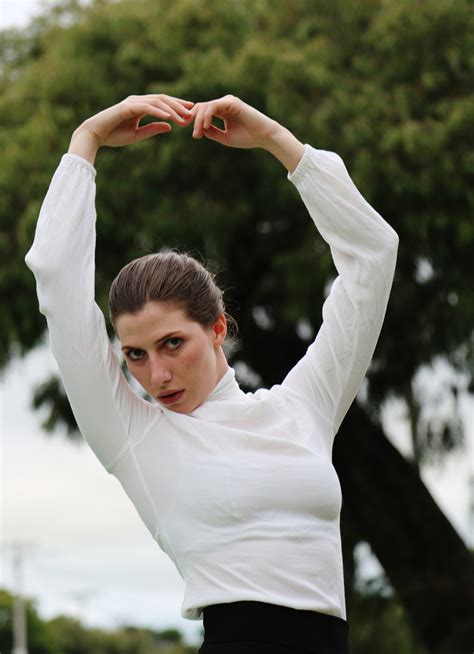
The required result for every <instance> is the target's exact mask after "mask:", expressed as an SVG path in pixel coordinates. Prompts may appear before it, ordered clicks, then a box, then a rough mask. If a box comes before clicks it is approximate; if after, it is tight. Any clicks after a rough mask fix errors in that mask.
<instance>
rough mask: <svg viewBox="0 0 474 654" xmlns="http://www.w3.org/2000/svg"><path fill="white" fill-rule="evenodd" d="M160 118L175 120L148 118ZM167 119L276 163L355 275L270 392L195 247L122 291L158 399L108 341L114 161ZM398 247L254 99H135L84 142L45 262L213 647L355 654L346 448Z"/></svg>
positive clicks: (35, 261) (48, 229)
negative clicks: (105, 305) (98, 284)
mask: <svg viewBox="0 0 474 654" xmlns="http://www.w3.org/2000/svg"><path fill="white" fill-rule="evenodd" d="M145 115H150V116H154V117H156V118H157V119H158V120H157V121H156V122H154V123H152V124H149V125H147V126H143V127H140V125H139V122H140V119H141V118H142V117H143V116H145ZM214 116H217V117H219V118H221V119H222V120H223V122H224V129H219V128H217V127H215V126H214V125H213V124H212V118H213V117H214ZM165 121H170V122H173V123H174V124H175V125H179V126H182V127H186V126H188V125H190V124H191V123H193V137H194V138H196V139H200V138H202V137H203V136H205V137H206V138H209V139H212V140H214V141H217V142H218V143H221V144H222V145H225V146H229V147H240V148H257V147H258V148H263V149H265V150H267V151H268V152H270V153H271V154H273V155H274V156H275V157H276V158H277V159H278V160H279V161H280V162H281V163H282V164H283V165H284V166H285V167H286V169H287V171H288V173H287V176H288V179H289V180H290V181H291V182H292V183H293V184H294V185H295V186H296V188H297V189H298V191H299V193H300V195H301V197H302V199H303V201H304V202H305V204H306V207H307V209H308V211H309V213H310V215H311V217H312V219H313V220H314V222H315V224H316V226H317V228H318V230H319V231H320V233H321V235H322V236H323V238H324V239H325V240H326V241H327V242H328V243H329V245H330V248H331V252H332V255H333V258H334V263H335V265H336V268H337V270H338V273H339V276H338V277H337V279H336V280H335V282H334V283H333V285H332V288H331V292H330V294H329V296H328V298H327V299H326V301H325V303H324V306H323V324H322V326H321V328H320V330H319V333H318V335H317V337H316V340H315V341H314V343H313V344H312V345H311V346H310V347H309V348H308V351H307V353H306V355H305V356H304V357H303V358H302V360H301V361H300V362H299V363H298V364H297V365H296V366H295V367H294V368H293V369H292V370H291V371H290V372H289V374H288V375H287V377H286V378H285V379H284V380H283V382H282V383H281V385H277V386H274V387H272V388H271V389H270V390H267V389H261V390H259V391H257V392H256V393H248V394H245V393H243V392H242V391H241V390H240V388H239V386H238V384H237V382H236V380H235V376H234V371H233V370H232V368H230V367H229V365H228V363H227V360H226V358H225V355H224V352H223V349H222V345H223V344H224V341H225V337H226V325H227V321H226V314H225V309H224V304H223V301H222V293H221V292H220V290H219V289H218V288H217V287H216V286H215V284H214V282H213V279H212V277H211V275H210V274H209V273H208V272H207V271H206V270H205V269H204V268H203V267H202V266H201V265H200V264H198V263H197V262H196V261H194V259H191V258H190V257H186V256H185V255H179V254H177V253H167V254H157V255H148V256H146V257H142V258H141V259H138V260H136V261H134V262H131V263H130V264H128V265H127V266H125V268H124V269H123V270H122V271H121V272H120V273H119V275H118V277H117V278H116V279H115V281H114V283H113V285H112V288H111V292H110V302H109V305H110V316H111V320H112V322H113V324H114V326H115V329H116V333H117V335H118V338H119V340H120V343H121V346H122V350H123V351H124V354H125V357H126V362H127V366H128V368H129V370H130V372H131V374H132V375H133V377H135V378H136V379H137V380H138V381H139V382H140V384H141V385H142V386H143V388H144V389H145V390H146V391H147V392H148V393H149V395H150V396H152V397H153V398H155V399H156V403H154V404H152V403H149V402H146V401H145V400H143V399H141V398H140V397H139V396H138V395H137V394H135V393H134V392H133V391H132V389H131V388H130V386H129V385H128V383H127V381H126V379H125V377H124V376H123V374H122V373H121V370H120V363H119V361H118V359H117V357H116V355H115V353H114V351H113V349H112V347H111V345H110V343H109V340H108V338H107V333H106V328H105V322H104V317H103V315H102V313H101V311H100V309H99V308H98V306H97V305H96V304H95V303H94V250H95V231H94V230H95V210H94V193H95V186H94V178H95V173H96V171H95V168H94V167H93V164H94V161H95V156H96V154H97V151H98V149H99V148H100V147H102V146H106V145H108V146H121V145H128V144H130V143H133V142H135V141H139V140H141V139H144V138H149V137H152V136H155V135H161V134H164V133H166V132H169V131H171V130H172V127H171V125H170V124H169V122H165ZM397 245H398V237H397V235H396V233H395V232H394V231H393V229H392V228H391V227H390V226H389V225H388V224H387V223H386V222H384V220H383V219H382V218H381V217H380V216H379V215H378V214H377V212H376V211H375V210H374V209H372V208H371V207H370V206H369V205H368V204H367V202H366V201H365V200H364V199H363V198H362V196H361V195H360V193H359V192H358V191H357V189H356V188H355V186H354V184H353V183H352V181H351V179H350V177H349V175H348V173H347V171H346V169H345V167H344V164H343V163H342V161H341V159H340V158H339V157H338V155H336V154H334V153H331V152H325V151H320V150H315V149H314V148H312V147H311V146H309V145H303V144H302V143H301V142H300V141H298V139H297V138H295V136H293V134H291V132H289V131H288V130H287V129H286V128H284V127H283V126H282V125H280V124H279V123H277V122H276V121H274V120H272V119H270V118H268V117H267V116H265V115H264V114H262V113H260V112H259V111H257V110H256V109H254V108H252V107H250V106H249V105H248V104H246V103H245V102H243V101H242V100H240V99H239V98H236V97H234V96H231V95H227V96H225V97H223V98H219V99H217V100H213V101H210V102H201V103H197V104H194V103H192V102H189V101H186V100H181V99H179V98H173V97H171V96H167V95H145V96H130V97H129V98H127V99H126V100H124V101H123V102H120V103H119V104H117V105H114V106H112V107H109V108H108V109H106V110H104V111H102V112H100V113H98V114H97V115H95V116H93V117H92V118H89V119H88V120H86V121H85V122H84V123H83V124H82V125H81V126H80V127H78V129H76V131H75V132H74V134H73V136H72V139H71V143H70V148H69V152H68V154H66V155H64V157H63V159H62V161H61V163H60V166H59V168H58V170H57V171H56V173H55V175H54V177H53V180H52V182H51V186H50V188H49V191H48V194H47V196H46V198H45V201H44V203H43V207H42V210H41V214H40V218H39V221H38V226H37V231H36V236H35V241H34V244H33V246H32V248H31V250H30V252H29V253H28V255H27V257H26V261H27V264H28V266H29V267H30V268H31V269H32V270H33V272H34V274H35V276H36V279H37V287H38V296H39V302H40V309H41V311H42V312H43V313H44V314H45V316H46V317H47V321H48V328H49V332H50V339H51V345H52V349H53V353H54V355H55V357H56V359H57V361H58V365H59V369H60V372H61V376H62V379H63V381H64V384H65V387H66V391H67V393H68V397H69V400H70V403H71V406H72V408H73V411H74V413H75V416H76V419H77V422H78V424H79V427H80V429H81V432H82V433H83V435H84V437H85V438H86V440H87V441H88V442H89V444H90V446H91V447H92V449H93V450H94V452H95V454H96V455H97V457H98V458H99V460H100V461H101V463H102V464H103V465H104V467H105V468H106V469H107V470H108V472H110V473H111V474H113V475H114V476H116V477H117V478H118V479H119V481H120V483H121V484H122V486H123V488H124V489H125V491H126V493H127V494H128V496H129V497H130V499H131V500H132V502H133V503H134V505H135V507H136V508H137V510H138V512H139V514H140V516H141V517H142V519H143V521H144V522H145V524H146V526H147V527H148V529H149V530H150V532H151V534H152V535H153V537H154V538H155V539H156V540H157V542H158V544H159V545H160V547H161V548H162V549H163V551H164V552H166V553H167V554H168V555H169V556H170V558H171V559H172V560H173V562H174V563H175V565H176V567H177V569H178V572H179V573H180V575H181V576H182V577H183V579H184V582H185V597H184V601H183V605H182V615H183V616H184V617H186V618H189V619H196V620H197V619H200V618H201V617H203V619H204V628H205V637H204V643H203V645H202V647H201V649H200V650H199V651H200V653H201V654H237V653H238V654H253V653H256V652H258V653H259V654H270V653H271V654H290V653H291V654H297V653H298V652H301V653H303V652H306V653H307V654H342V653H347V651H348V624H347V621H346V613H345V599H344V583H343V565H342V554H341V542H340V530H339V515H340V508H341V501H342V500H341V491H340V485H339V481H338V478H337V475H336V472H335V470H334V467H333V466H332V463H331V454H332V444H333V440H334V436H335V434H336V433H337V431H338V429H339V425H340V424H341V421H342V419H343V417H344V415H345V414H346V412H347V409H348V408H349V406H350V404H351V402H352V401H353V399H354V397H355V395H356V392H357V390H358V388H359V386H360V383H361V381H362V379H363V377H364V375H365V372H366V370H367V367H368V365H369V362H370V359H371V357H372V354H373V351H374V348H375V344H376V342H377V338H378V335H379V332H380V329H381V325H382V321H383V317H384V314H385V309H386V305H387V300H388V296H389V292H390V288H391V284H392V279H393V274H394V268H395V260H396V251H397Z"/></svg>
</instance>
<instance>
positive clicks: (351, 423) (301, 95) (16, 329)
mask: <svg viewBox="0 0 474 654" xmlns="http://www.w3.org/2000/svg"><path fill="white" fill-rule="evenodd" d="M473 23H474V16H473V11H472V3H470V2H469V0H457V2H452V1H451V0H420V1H419V2H416V3H415V2H413V1H409V0H361V1H357V2H356V1H355V0H333V1H332V2H329V1H327V0H287V2H285V3H275V2H273V1H272V0H261V2H259V3H254V2H251V1H250V0H241V1H240V2H231V1H230V0H205V1H201V2H195V1H194V0H176V1H175V2H174V3H167V2H165V1H164V0H154V1H152V0H143V1H142V2H139V3H129V2H106V1H101V2H99V1H96V2H93V3H92V4H91V5H90V6H85V7H82V6H81V5H80V4H79V3H78V2H75V1H73V0H70V1H69V2H63V3H61V4H59V5H58V6H57V8H55V9H53V10H51V11H50V12H49V13H48V14H47V15H45V16H44V18H42V19H39V20H37V21H36V22H35V23H34V24H33V25H32V26H31V27H30V29H29V31H28V32H27V33H26V35H21V34H19V33H17V32H6V33H3V34H1V36H0V52H1V53H2V75H1V80H0V93H1V97H0V125H1V127H0V147H1V150H2V157H3V165H2V168H1V170H0V191H1V192H0V229H1V231H0V244H1V257H2V264H3V265H2V267H1V270H0V301H1V302H2V306H4V307H5V308H4V311H3V316H4V319H3V321H2V323H1V324H0V333H1V335H2V337H3V342H4V343H5V344H6V345H5V348H4V350H3V353H2V355H1V363H2V364H3V365H5V364H6V363H7V362H8V360H9V359H10V357H11V356H12V355H14V354H16V353H17V352H19V353H23V352H27V351H28V350H29V349H31V348H32V347H34V346H35V345H36V344H37V343H38V342H40V339H41V338H42V334H43V332H44V320H43V318H42V317H41V316H40V315H39V314H38V313H37V312H36V311H32V307H33V306H35V303H36V300H35V294H34V280H33V278H32V276H31V274H30V273H29V271H28V270H27V269H26V268H25V266H24V263H23V257H24V255H25V253H26V251H27V249H28V248H29V246H30V244H31V240H32V234H33V230H34V225H35V222H36V218H37V214H38V210H39V207H40V204H41V201H42V198H43V197H44V194H45V191H46V189H47V186H48V183H49V180H50V178H51V175H52V172H53V171H54V169H55V167H56V165H57V162H58V158H59V155H60V154H61V153H62V152H64V151H65V150H66V149H67V145H68V141H69V138H70V134H71V132H72V130H73V129H74V128H75V127H76V126H77V125H78V124H79V123H80V122H81V121H82V120H83V119H84V118H86V117H87V116H89V115H91V114H92V113H94V112H96V111H97V109H98V108H101V107H105V106H107V105H109V104H111V103H113V102H117V101H119V100H120V99H122V98H123V97H125V96H127V95H129V94H130V93H146V92H167V93H170V94H173V95H178V96H181V97H186V98H189V99H192V100H195V101H199V100H205V99H209V98H212V97H217V96H219V95H223V94H225V93H228V92H232V93H234V94H235V95H239V96H241V97H242V98H243V99H245V100H246V101H247V102H249V103H250V104H252V105H254V106H256V107H258V108H259V109H261V110H262V111H264V112H266V113H268V114H269V115H271V116H272V117H274V118H275V119H276V120H278V121H280V122H282V123H283V124H285V125H286V126H287V127H289V128H290V129H291V130H293V131H294V132H295V133H296V134H297V135H298V137H299V138H300V139H301V140H303V141H306V142H309V143H312V144H313V145H315V146H317V147H320V148H324V149H330V150H335V151H337V152H338V153H339V154H341V156H342V157H343V159H344V160H345V162H346V164H347V166H348V169H349V171H350V173H351V175H352V177H353V178H354V180H355V181H356V183H357V185H358V186H359V188H360V189H361V191H362V193H363V194H364V196H365V197H366V198H367V199H368V200H369V202H371V204H373V206H375V207H376V208H377V209H378V210H379V211H380V213H381V214H382V215H383V216H384V217H386V219H387V220H388V221H389V222H390V223H391V224H392V225H393V226H394V228H395V229H396V230H397V232H398V233H399V236H400V248H399V259H398V266H397V273H396V278H395V283H394V288H393V292H392V297H391V301H390V304H389V308H388V312H387V316H386V321H385V325H384V328H383V332H382V336H381V338H380V341H379V344H378V346H377V350H376V353H375V357H374V361H373V364H372V366H371V369H370V371H369V374H368V376H367V384H366V387H365V397H366V399H365V400H364V401H363V402H360V403H355V404H354V405H353V407H352V409H351V410H350V412H349V413H348V416H347V418H346V420H345V421H344V424H343V426H342V428H341V433H340V434H339V436H338V437H337V439H336V444H335V452H334V457H335V465H336V468H337V470H338V472H339V475H340V478H341V483H342V486H343V494H344V498H345V501H344V508H343V515H342V529H343V541H344V546H345V565H346V580H347V596H348V605H349V620H350V610H351V595H352V592H351V579H352V576H353V575H352V573H353V569H354V563H353V559H352V552H353V548H354V545H355V544H356V543H357V542H358V541H360V540H366V541H368V542H369V543H370V544H371V547H372V549H373V551H374V552H375V554H376V555H377V557H378V559H379V560H380V562H381V563H382V565H383V567H384V569H385V571H386V573H387V575H388V578H389V579H390V582H391V584H392V585H393V587H394V588H395V590H396V592H397V595H398V597H399V600H400V602H401V603H402V604H403V606H404V608H405V610H406V612H407V615H408V617H409V619H410V621H411V623H412V627H413V630H414V633H415V634H416V635H417V637H418V638H419V640H420V642H422V643H423V644H424V645H425V647H426V648H427V650H428V651H429V652H441V651H446V652H450V653H451V654H453V652H455V651H457V650H456V649H455V648H458V649H459V651H462V647H464V648H466V647H470V646H471V644H472V637H473V636H472V632H473V631H474V624H473V622H472V615H473V613H474V611H473V607H474V599H473V593H474V590H473V589H474V583H473V582H474V578H473V575H474V573H473V561H472V554H471V553H470V552H469V551H468V550H467V549H466V547H465V545H464V544H463V542H462V541H461V539H460V538H459V536H458V535H457V533H456V532H455V531H454V529H453V528H452V527H451V525H450V524H449V522H448V521H447V520H446V518H445V516H444V515H443V514H442V513H441V511H440V510H439V509H438V507H437V506H436V504H435V502H434V501H433V499H432V498H431V497H430V495H429V493H428V492H427V490H426V488H425V486H424V485H423V483H422V481H421V479H420V477H419V470H418V469H419V466H420V465H422V464H423V462H424V460H426V459H427V458H429V457H431V458H433V457H441V456H444V455H445V454H446V453H448V452H449V451H450V450H452V449H453V448H455V447H461V446H462V429H461V427H460V421H459V416H458V415H457V412H456V405H457V399H458V397H459V395H460V393H463V392H466V391H467V390H469V380H470V375H471V373H472V367H473V364H472V342H473V332H472V325H473V324H474V320H473V318H474V316H473V313H474V302H473V291H472V285H470V284H469V280H470V278H471V273H470V270H471V267H472V264H471V252H472V246H473V243H474V225H473V223H472V218H471V216H472V209H473V205H474V191H473V188H474V186H473V184H472V176H473V172H474V154H473V152H474V149H473V147H472V145H473V143H472V140H473V138H474V137H473V135H474V129H473V128H474V110H473V107H474V103H473V87H472V74H473V68H474V29H473V27H474V25H473ZM97 167H98V170H99V176H98V180H97V181H98V194H97V208H98V215H99V221H98V226H97V235H98V241H97V271H96V289H97V299H98V302H99V304H100V305H101V306H102V307H103V308H104V309H105V307H106V296H107V290H108V286H109V285H110V282H111V280H112V279H113V277H114V276H115V274H116V273H117V272H118V269H119V268H120V267H121V266H122V265H123V264H124V263H125V262H127V261H129V260H130V259H132V258H134V257H136V256H139V255H141V254H143V253H145V252H148V251H152V250H156V249H159V248H160V247H162V246H163V245H168V246H176V247H180V248H187V249H190V250H191V251H194V252H201V253H203V255H204V256H205V257H206V258H207V259H210V260H211V261H212V264H213V266H215V269H216V270H217V271H218V272H219V279H220V281H221V283H222V285H223V286H224V287H225V288H227V289H229V291H228V293H229V299H230V302H229V308H230V310H231V312H233V313H234V314H235V316H236V318H237V319H238V321H239V324H240V333H241V339H242V348H241V349H240V350H239V351H237V352H235V353H234V355H233V359H232V361H233V363H234V364H235V365H236V366H237V369H238V370H241V371H242V370H244V371H247V373H248V372H249V371H250V372H252V373H254V374H253V376H252V375H249V374H247V375H246V376H245V375H244V376H243V378H244V379H245V380H246V383H247V384H248V385H249V386H251V385H252V380H254V379H255V380H257V381H258V383H263V384H265V385H270V384H272V383H275V382H278V381H280V380H281V379H282V377H283V376H284V375H285V373H286V372H287V371H288V369H289V368H290V367H291V366H292V365H293V364H294V362H295V361H296V360H297V359H298V358H299V357H300V356H301V355H302V354H303V353H304V351H305V349H306V347H307V345H308V342H309V338H310V335H311V334H314V332H315V331H316V330H317V329H318V327H319V324H320V320H321V317H320V307H321V305H322V301H323V298H324V295H325V289H326V287H327V284H328V282H329V281H330V280H331V279H332V278H333V277H334V275H335V272H334V269H333V266H332V262H331V258H330V253H329V252H328V249H327V246H326V245H325V244H324V243H323V242H322V241H321V239H320V238H319V237H318V236H317V235H316V234H315V231H314V228H313V226H312V225H311V221H309V220H308V218H307V215H306V210H305V208H304V206H302V203H301V201H300V199H299V198H298V197H297V194H296V193H295V191H294V189H293V188H292V187H291V185H290V184H288V183H286V182H285V180H284V177H283V172H282V169H281V166H280V165H279V164H278V163H277V162H276V161H275V160H273V159H272V158H271V157H269V156H268V155H267V154H266V153H263V152H257V151H254V152H246V151H229V150H228V149H225V148H222V147H221V146H219V145H217V144H215V143H210V142H207V141H205V140H202V141H198V142H194V141H193V140H192V139H191V136H190V133H188V132H186V130H182V131H179V130H174V131H173V133H172V135H169V136H166V137H162V138H160V139H159V142H158V139H156V140H151V141H145V142H143V143H140V144H137V145H136V146H134V147H133V148H127V149H126V150H113V151H111V150H108V151H103V152H101V153H100V155H99V159H98V163H97ZM242 189H244V190H247V189H251V193H249V192H248V191H247V193H245V192H242ZM118 190H119V192H118ZM250 243H251V247H249V244H250ZM439 358H442V359H443V360H446V361H448V362H449V364H450V365H451V366H452V368H453V370H454V371H455V372H456V376H455V377H454V380H455V381H454V382H453V383H452V384H451V385H450V387H448V388H445V389H441V390H440V392H441V395H442V398H443V399H444V401H446V402H447V401H449V400H450V401H451V402H452V406H453V410H452V411H450V413H449V416H448V418H446V417H445V416H443V415H442V414H440V413H439V412H438V411H436V410H433V409H432V408H431V407H429V406H428V402H427V397H426V389H423V388H422V389H420V387H419V384H417V380H418V376H419V372H420V370H423V369H428V370H430V367H431V366H433V365H434V363H435V362H436V361H437V360H438V359H439ZM471 390H472V389H471ZM59 391H60V387H59V385H58V384H57V382H55V381H54V380H53V381H48V382H47V385H46V386H45V387H44V388H42V389H40V391H39V392H38V394H37V397H36V401H37V404H41V403H44V402H49V403H50V404H51V406H52V413H51V416H50V419H49V421H48V425H47V426H49V428H53V427H54V425H55V424H56V423H57V422H58V420H65V421H66V422H67V424H69V426H70V428H71V433H73V430H74V428H75V425H74V422H73V419H72V416H71V414H70V413H68V412H67V403H65V402H64V399H62V400H61V399H60V397H61V395H60V392H59ZM393 397H396V398H400V399H402V400H403V401H404V402H405V405H406V407H407V413H408V415H409V417H410V422H411V425H412V439H413V449H414V459H413V461H407V460H405V459H404V458H403V457H402V456H401V455H400V454H399V453H398V451H397V450H396V448H394V447H393V446H392V445H391V444H390V442H389V440H388V439H387V437H386V435H385V433H384V431H383V427H382V426H381V424H380V411H381V408H382V407H383V405H384V402H386V401H387V400H388V399H390V398H393ZM61 402H62V403H63V404H62V406H61ZM455 643H458V644H455ZM463 643H464V645H463ZM443 648H444V649H443Z"/></svg>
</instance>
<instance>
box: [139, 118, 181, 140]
mask: <svg viewBox="0 0 474 654" xmlns="http://www.w3.org/2000/svg"><path fill="white" fill-rule="evenodd" d="M171 130H172V127H171V125H170V124H169V123H149V124H148V125H143V127H139V128H138V129H137V131H136V132H135V143H136V142H137V141H143V140H144V139H148V138H150V137H152V136H156V135H157V134H164V133H166V132H171Z"/></svg>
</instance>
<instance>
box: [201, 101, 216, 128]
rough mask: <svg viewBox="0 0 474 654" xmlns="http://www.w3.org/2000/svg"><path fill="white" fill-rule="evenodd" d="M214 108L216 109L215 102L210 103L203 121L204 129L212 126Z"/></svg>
mask: <svg viewBox="0 0 474 654" xmlns="http://www.w3.org/2000/svg"><path fill="white" fill-rule="evenodd" d="M214 110H215V106H214V105H213V104H210V105H209V107H207V109H205V111H204V117H203V122H202V127H203V129H209V127H210V126H211V124H212V117H213V115H214Z"/></svg>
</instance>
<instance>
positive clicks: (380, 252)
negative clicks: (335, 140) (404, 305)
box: [283, 145, 398, 437]
mask: <svg viewBox="0 0 474 654" xmlns="http://www.w3.org/2000/svg"><path fill="white" fill-rule="evenodd" d="M288 179H289V180H290V181H291V182H293V184H294V185H295V186H296V188H297V189H298V191H299V193H300V195H301V197H302V199H303V201H304V203H305V205H306V207H307V209H308V211H309V213H310V215H311V217H312V219H313V221H314V223H315V225H316V227H317V228H318V230H319V232H320V234H321V235H322V237H323V238H324V239H325V241H326V242H327V243H328V244H329V246H330V248H331V254H332V257H333V261H334V264H335V266H336V269H337V272H338V273H339V275H338V277H337V278H336V280H335V281H334V283H333V284H332V288H331V292H330V294H329V296H328V297H327V299H326V301H325V302H324V305H323V323H322V325H321V327H320V329H319V332H318V334H317V336H316V340H315V342H314V343H313V344H312V345H310V347H309V348H308V351H307V353H306V355H305V356H304V357H303V359H302V360H301V361H300V362H299V363H298V364H297V365H296V366H295V367H294V368H293V370H291V372H290V373H289V374H288V375H287V377H286V379H285V380H284V382H283V387H286V388H288V389H290V390H291V391H292V392H294V393H297V394H299V395H301V396H303V397H305V398H306V399H308V400H309V401H310V402H311V403H312V405H313V406H314V407H315V408H316V409H317V410H318V412H319V413H320V414H322V415H323V416H324V418H325V419H326V421H327V422H328V423H329V425H330V430H331V434H332V437H333V436H334V435H335V434H336V433H337V431H338V429H339V427H340V424H341V422H342V420H343V418H344V416H345V414H346V412H347V410H348V409H349V406H350V405H351V403H352V401H353V400H354V398H355V396H356V394H357V391H358V389H359V387H360V384H361V382H362V380H363V378H364V376H365V373H366V371H367V368H368V366H369V363H370V360H371V358H372V355H373V353H374V350H375V346H376V343H377V340H378V337H379V334H380V330H381V327H382V323H383V319H384V316H385V311H386V307H387V302H388V298H389V294H390V289H391V286H392V281H393V275H394V271H395V262H396V255H397V247H398V236H397V234H396V232H395V231H394V230H393V229H392V228H391V227H390V225H388V223H386V222H385V221H384V220H383V219H382V218H381V216H380V215H379V214H378V213H377V212H376V211H375V210H374V209H373V208H372V207H371V206H370V205H369V204H368V203H367V202H366V200H364V198H363V197H362V195H361V194H360V193H359V191H358V190H357V188H356V187H355V185H354V183H353V182H352V180H351V178H350V177H349V174H348V172H347V170H346V167H345V166H344V163H343V161H342V159H341V158H340V157H339V156H338V155H337V154H335V153H334V152H326V151H324V150H316V149H314V148H312V147H311V146H309V145H305V150H304V154H303V157H302V159H301V161H300V162H299V164H298V166H297V168H296V169H295V170H294V171H293V173H292V174H288Z"/></svg>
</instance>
